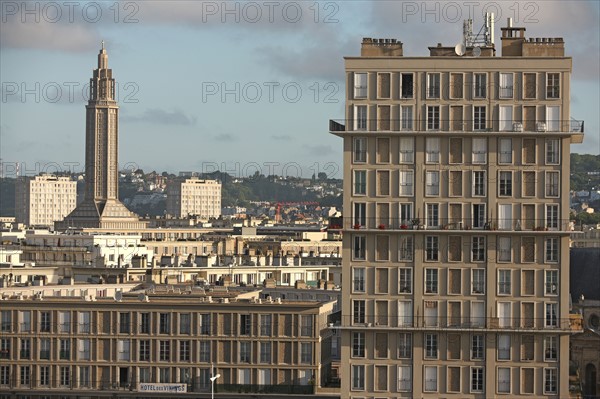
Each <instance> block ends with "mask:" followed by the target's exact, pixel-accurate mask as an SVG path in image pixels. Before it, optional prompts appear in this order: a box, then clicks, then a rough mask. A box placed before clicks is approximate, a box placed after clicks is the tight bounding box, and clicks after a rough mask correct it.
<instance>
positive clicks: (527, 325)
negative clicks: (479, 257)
mask: <svg viewBox="0 0 600 399" xmlns="http://www.w3.org/2000/svg"><path fill="white" fill-rule="evenodd" d="M572 316H573V315H569V317H568V318H551V319H546V318H543V317H537V318H519V317H505V318H498V317H475V316H472V317H471V316H463V315H456V316H371V315H365V316H362V317H358V318H357V317H355V316H348V315H343V316H342V326H341V327H342V328H357V329H361V328H381V329H386V328H393V329H407V330H413V329H419V330H438V329H450V330H451V329H457V330H460V329H473V330H485V329H488V330H516V331H547V332H552V331H569V332H581V331H583V329H582V326H581V324H578V322H577V320H576V319H574V318H573V317H572Z"/></svg>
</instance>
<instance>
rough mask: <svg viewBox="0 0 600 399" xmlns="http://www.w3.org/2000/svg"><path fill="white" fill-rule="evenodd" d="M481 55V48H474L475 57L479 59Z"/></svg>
mask: <svg viewBox="0 0 600 399" xmlns="http://www.w3.org/2000/svg"><path fill="white" fill-rule="evenodd" d="M480 55H481V47H479V46H476V47H473V57H479V56H480Z"/></svg>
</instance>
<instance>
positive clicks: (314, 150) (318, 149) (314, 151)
mask: <svg viewBox="0 0 600 399" xmlns="http://www.w3.org/2000/svg"><path fill="white" fill-rule="evenodd" d="M302 147H303V148H304V149H305V151H306V152H307V153H308V154H311V155H313V156H317V157H324V156H326V155H331V154H333V153H334V151H333V149H332V148H331V146H329V145H308V144H304V145H303V146H302Z"/></svg>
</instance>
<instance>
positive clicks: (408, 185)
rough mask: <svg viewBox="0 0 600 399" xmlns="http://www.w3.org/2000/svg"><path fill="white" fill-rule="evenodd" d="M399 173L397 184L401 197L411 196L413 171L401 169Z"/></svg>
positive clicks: (412, 191) (412, 193)
mask: <svg viewBox="0 0 600 399" xmlns="http://www.w3.org/2000/svg"><path fill="white" fill-rule="evenodd" d="M398 173H399V178H400V180H399V185H400V193H399V195H400V196H401V197H412V196H413V195H414V189H413V188H414V173H415V172H414V171H412V170H401V171H399V172H398Z"/></svg>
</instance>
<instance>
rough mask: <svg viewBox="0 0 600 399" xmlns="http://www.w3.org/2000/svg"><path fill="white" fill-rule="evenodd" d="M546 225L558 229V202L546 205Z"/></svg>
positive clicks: (551, 228)
mask: <svg viewBox="0 0 600 399" xmlns="http://www.w3.org/2000/svg"><path fill="white" fill-rule="evenodd" d="M546 227H547V228H548V229H550V230H558V204H551V205H546Z"/></svg>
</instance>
